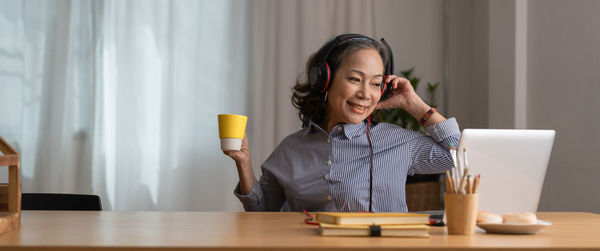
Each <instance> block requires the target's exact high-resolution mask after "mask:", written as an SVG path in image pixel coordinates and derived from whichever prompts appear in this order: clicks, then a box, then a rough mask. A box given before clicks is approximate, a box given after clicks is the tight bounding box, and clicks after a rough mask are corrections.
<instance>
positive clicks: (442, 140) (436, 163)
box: [408, 118, 460, 175]
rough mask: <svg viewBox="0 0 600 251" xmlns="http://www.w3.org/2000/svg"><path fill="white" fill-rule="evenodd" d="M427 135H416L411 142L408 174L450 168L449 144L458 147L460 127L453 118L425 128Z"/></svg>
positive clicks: (437, 171) (438, 171) (440, 171)
mask: <svg viewBox="0 0 600 251" xmlns="http://www.w3.org/2000/svg"><path fill="white" fill-rule="evenodd" d="M425 131H426V132H427V134H428V135H429V136H425V135H423V136H422V137H417V138H416V139H414V140H413V141H412V142H411V145H410V150H411V167H410V169H409V171H408V174H409V175H414V174H434V173H443V172H445V171H446V170H449V169H450V168H452V166H453V163H452V156H450V150H449V149H450V144H451V143H453V144H454V145H455V146H456V147H457V148H458V143H459V142H460V129H459V127H458V123H457V122H456V119H455V118H450V119H447V120H445V121H442V122H440V123H437V124H435V125H432V126H429V127H427V128H425Z"/></svg>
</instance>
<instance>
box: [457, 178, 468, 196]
mask: <svg viewBox="0 0 600 251" xmlns="http://www.w3.org/2000/svg"><path fill="white" fill-rule="evenodd" d="M466 184H467V182H466V177H464V176H463V177H462V178H461V179H460V186H459V187H458V192H459V193H463V194H464V193H465V185H466Z"/></svg>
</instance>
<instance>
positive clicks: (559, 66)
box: [527, 0, 600, 213]
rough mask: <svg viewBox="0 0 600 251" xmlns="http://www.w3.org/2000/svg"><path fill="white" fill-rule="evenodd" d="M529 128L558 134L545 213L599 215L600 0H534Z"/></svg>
mask: <svg viewBox="0 0 600 251" xmlns="http://www.w3.org/2000/svg"><path fill="white" fill-rule="evenodd" d="M528 9H529V12H528V14H529V25H528V30H529V41H528V42H529V43H528V53H527V55H528V76H529V77H528V80H529V85H528V96H527V98H528V107H527V108H528V111H527V113H528V114H529V115H528V119H527V124H528V127H529V128H552V129H555V130H556V131H557V134H556V135H557V137H556V141H555V145H554V149H553V152H552V158H551V160H550V165H549V166H548V172H547V175H546V182H545V184H544V190H543V193H542V200H541V202H540V210H544V211H591V212H596V213H600V195H598V190H599V189H598V187H599V185H598V178H599V177H600V162H598V161H597V160H596V157H597V156H596V154H598V149H600V148H599V147H598V146H597V145H596V144H597V143H598V142H600V131H599V130H598V129H600V116H598V115H599V114H600V99H598V97H597V95H598V94H600V15H598V14H599V13H600V1H556V0H543V1H539V0H536V1H530V2H529V7H528Z"/></svg>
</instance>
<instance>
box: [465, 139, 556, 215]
mask: <svg viewBox="0 0 600 251" xmlns="http://www.w3.org/2000/svg"><path fill="white" fill-rule="evenodd" d="M555 134H556V132H555V131H554V130H513V129H506V130H501V129H465V130H463V133H462V136H461V140H460V146H459V149H458V153H459V154H458V156H459V157H462V152H463V151H462V149H463V148H466V149H467V164H468V168H469V173H470V174H474V175H476V174H481V183H480V185H479V189H478V192H479V209H480V210H485V211H489V212H493V213H497V214H505V213H509V212H522V211H528V212H533V213H535V212H536V211H537V208H538V203H539V201H540V195H541V193H542V186H543V185H544V178H545V176H546V168H547V167H548V161H549V160H550V153H551V151H552V145H553V143H554V135H555Z"/></svg>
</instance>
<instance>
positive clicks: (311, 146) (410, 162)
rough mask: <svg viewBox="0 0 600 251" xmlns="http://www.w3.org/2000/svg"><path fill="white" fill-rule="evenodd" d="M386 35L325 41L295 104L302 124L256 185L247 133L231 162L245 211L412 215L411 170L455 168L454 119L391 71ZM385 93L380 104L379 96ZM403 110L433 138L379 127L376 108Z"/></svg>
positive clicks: (456, 132)
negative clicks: (374, 117) (407, 189)
mask: <svg viewBox="0 0 600 251" xmlns="http://www.w3.org/2000/svg"><path fill="white" fill-rule="evenodd" d="M392 71H393V57H392V52H391V49H390V48H389V46H388V45H387V43H386V42H385V40H383V39H382V41H381V42H380V41H377V40H374V39H372V38H369V37H366V36H363V35H358V34H344V35H340V36H337V37H335V38H334V39H332V40H330V41H329V42H327V43H326V44H325V45H323V46H322V47H321V48H320V49H319V50H318V51H317V52H316V53H315V54H313V55H312V56H311V57H310V59H309V60H308V62H307V64H306V72H307V73H308V78H307V81H301V80H298V81H297V83H296V85H295V86H294V88H293V96H292V103H293V104H294V106H295V107H296V108H297V109H298V111H299V117H300V120H301V121H302V129H301V130H300V131H298V132H295V133H293V134H291V135H289V136H287V137H286V138H285V139H284V140H283V141H282V142H281V143H280V144H279V146H277V148H276V149H275V150H274V151H273V153H272V154H271V155H270V157H269V158H268V159H267V160H266V161H265V162H264V163H263V164H262V166H261V169H262V176H261V177H260V180H259V181H257V180H256V179H255V177H254V174H253V171H252V164H251V161H250V149H249V145H248V139H247V138H244V140H243V143H242V149H241V150H240V151H228V152H225V154H226V155H228V156H229V157H231V158H232V159H233V160H235V163H236V166H237V170H238V174H239V179H240V182H239V184H238V186H237V187H236V188H235V190H234V194H235V196H237V197H238V198H239V200H240V201H241V202H242V203H243V205H244V208H245V209H246V210H247V211H280V210H282V207H283V205H284V203H287V206H288V208H289V209H290V210H292V211H302V210H304V209H305V210H309V211H345V212H360V211H369V212H406V211H407V207H406V198H405V191H404V187H405V183H406V177H407V175H413V174H428V173H441V172H444V171H446V170H448V169H450V168H451V167H452V158H451V156H450V153H449V148H450V145H451V144H454V145H458V141H459V139H460V131H459V128H458V124H457V122H456V120H455V119H453V118H451V119H445V118H444V117H443V116H442V115H441V114H439V113H437V112H436V110H435V109H434V108H431V107H429V106H428V105H427V104H426V103H425V102H424V101H423V100H422V99H421V98H420V97H419V96H418V95H417V94H416V93H415V90H414V89H413V87H412V85H411V84H410V82H409V81H408V80H407V79H405V78H402V77H398V76H394V75H392ZM388 94H389V98H388V99H386V100H385V101H382V102H379V101H381V99H382V96H384V95H388ZM390 108H402V109H404V110H406V111H408V112H409V113H410V114H411V115H412V116H414V117H415V118H416V119H417V120H419V121H420V122H421V123H422V124H423V125H424V127H425V130H426V131H427V134H428V135H423V134H421V133H418V132H414V131H411V130H407V129H404V128H401V127H399V126H397V125H393V124H389V123H376V122H374V121H372V120H371V118H370V115H371V114H372V113H373V112H374V111H375V110H377V109H390Z"/></svg>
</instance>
